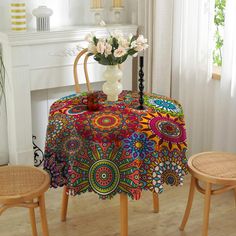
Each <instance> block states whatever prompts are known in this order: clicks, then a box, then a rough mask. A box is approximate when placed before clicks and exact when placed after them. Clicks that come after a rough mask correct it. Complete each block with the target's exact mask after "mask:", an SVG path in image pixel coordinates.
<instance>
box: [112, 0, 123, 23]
mask: <svg viewBox="0 0 236 236" xmlns="http://www.w3.org/2000/svg"><path fill="white" fill-rule="evenodd" d="M123 10H124V6H123V0H113V2H112V11H113V12H114V22H115V23H120V21H121V13H122V11H123Z"/></svg>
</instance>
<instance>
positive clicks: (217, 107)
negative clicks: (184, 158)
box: [172, 0, 236, 155]
mask: <svg viewBox="0 0 236 236" xmlns="http://www.w3.org/2000/svg"><path fill="white" fill-rule="evenodd" d="M214 4H215V1H214V0H198V1H196V0H177V1H175V3H174V27H173V51H172V52H173V56H172V93H173V96H174V97H176V98H177V99H178V100H180V102H181V103H182V105H183V108H184V111H185V119H186V123H187V132H188V144H189V154H190V155H191V154H194V153H198V152H201V151H208V150H222V151H235V152H236V125H235V122H236V78H235V76H236V72H235V70H236V49H235V47H236V41H235V40H236V37H235V35H236V34H235V31H236V27H235V24H234V23H235V22H236V14H235V12H236V1H235V0H227V9H226V22H225V41H224V49H223V50H224V53H223V66H222V78H221V80H220V81H215V80H212V79H211V74H212V70H211V68H212V46H213V33H214V32H213V29H214V27H213V26H214V22H213V20H214Z"/></svg>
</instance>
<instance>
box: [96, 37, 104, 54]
mask: <svg viewBox="0 0 236 236" xmlns="http://www.w3.org/2000/svg"><path fill="white" fill-rule="evenodd" d="M105 50H106V46H105V42H104V41H103V40H99V41H98V43H97V51H98V53H101V54H103V53H104V52H105Z"/></svg>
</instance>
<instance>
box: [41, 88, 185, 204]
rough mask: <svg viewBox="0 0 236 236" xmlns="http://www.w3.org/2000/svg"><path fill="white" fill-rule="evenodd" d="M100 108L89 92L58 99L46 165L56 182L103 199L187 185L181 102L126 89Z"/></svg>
mask: <svg viewBox="0 0 236 236" xmlns="http://www.w3.org/2000/svg"><path fill="white" fill-rule="evenodd" d="M97 93H98V97H99V104H100V108H99V110H98V111H95V112H91V111H88V110H87V106H86V105H85V103H86V96H87V94H86V92H84V93H80V94H73V95H70V96H66V97H63V98H61V99H59V100H58V101H56V102H55V103H53V105H52V106H51V108H50V115H49V121H48V128H47V137H46V146H45V160H44V169H45V170H47V171H48V172H49V174H50V176H51V186H52V187H58V186H59V187H61V186H67V188H68V189H69V192H70V194H72V195H78V194H81V193H83V192H86V191H90V192H95V193H96V194H98V195H99V196H100V198H102V199H106V198H112V197H113V196H114V195H116V194H117V193H126V194H127V195H128V196H130V197H131V198H132V199H136V200H138V199H139V198H140V196H141V192H142V190H150V191H152V192H156V193H161V192H162V191H163V185H164V184H168V185H172V186H178V185H182V184H183V178H184V176H185V175H186V174H187V158H186V150H187V144H186V130H185V122H184V115H183V110H182V107H181V105H180V104H179V103H178V102H177V101H175V100H173V99H170V98H168V97H163V96H160V95H156V94H145V95H144V105H145V108H146V109H145V110H138V109H137V107H138V106H139V102H138V99H139V96H138V93H135V92H131V91H123V92H122V93H121V94H120V96H119V100H118V101H117V102H107V101H106V96H105V95H104V94H103V93H102V92H100V91H98V92H97Z"/></svg>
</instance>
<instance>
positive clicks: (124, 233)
mask: <svg viewBox="0 0 236 236" xmlns="http://www.w3.org/2000/svg"><path fill="white" fill-rule="evenodd" d="M120 224H121V226H120V235H121V236H128V196H127V194H125V193H121V194H120Z"/></svg>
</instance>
